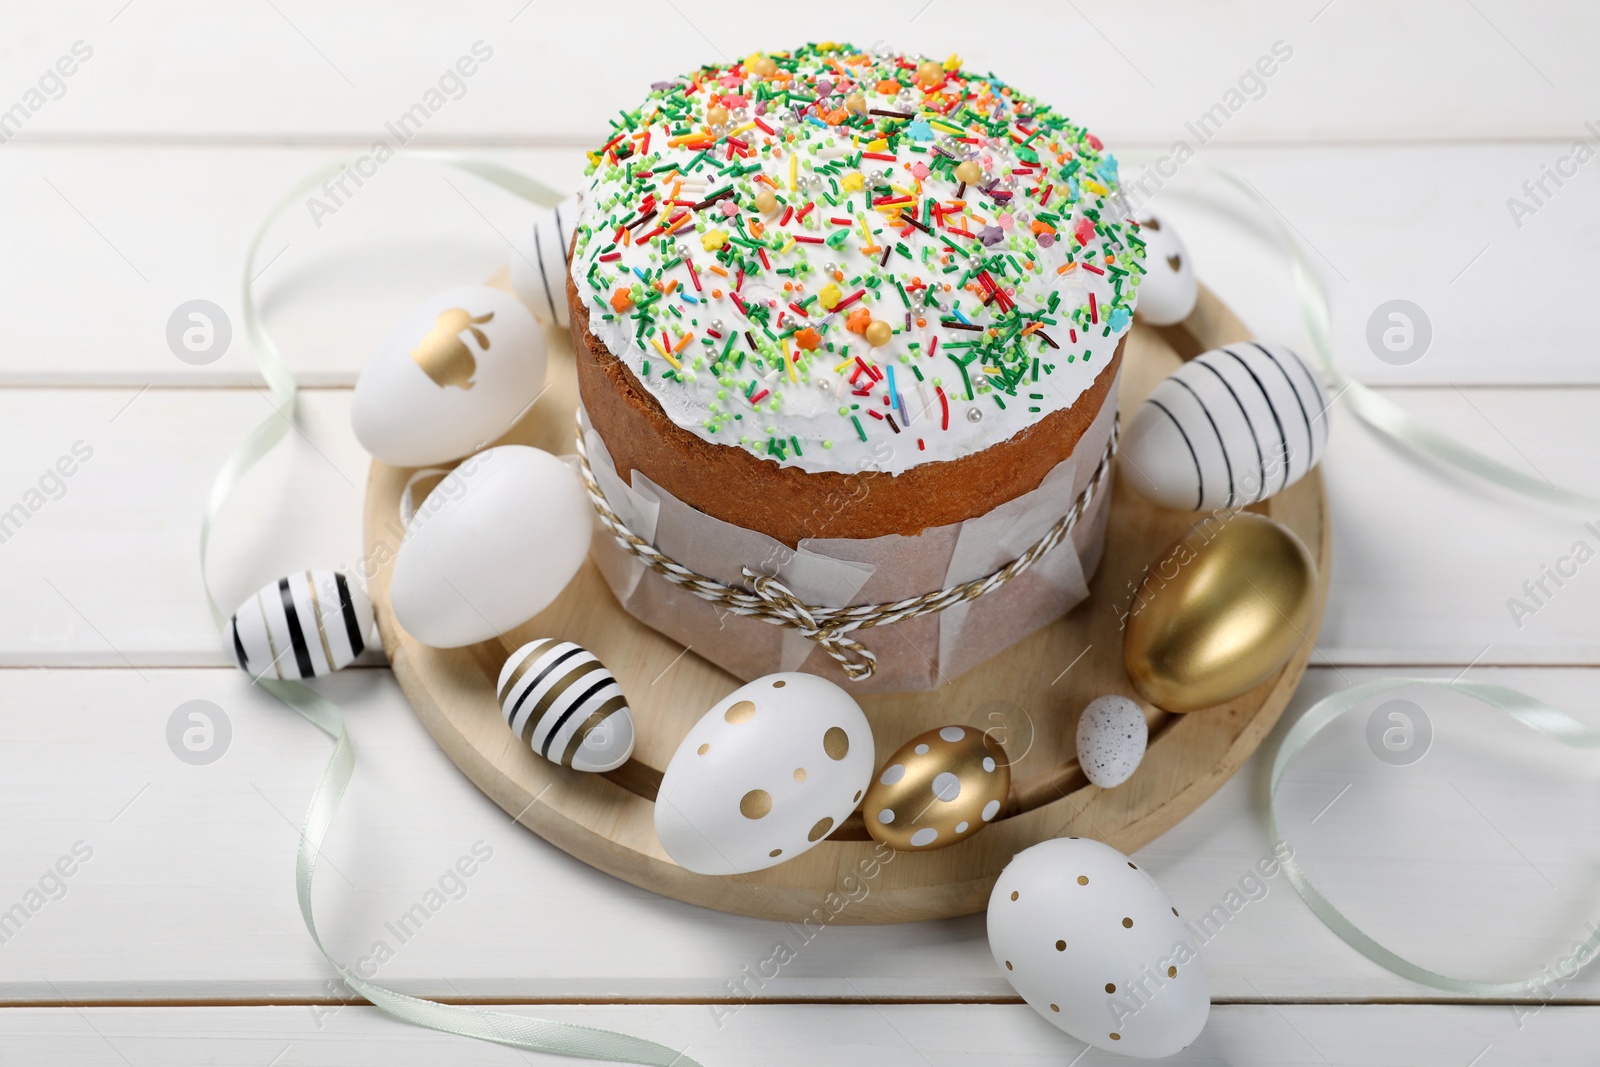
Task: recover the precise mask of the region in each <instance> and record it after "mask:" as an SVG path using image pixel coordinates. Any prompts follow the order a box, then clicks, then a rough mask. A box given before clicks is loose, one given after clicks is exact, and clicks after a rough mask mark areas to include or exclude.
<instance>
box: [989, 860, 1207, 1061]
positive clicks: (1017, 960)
mask: <svg viewBox="0 0 1600 1067" xmlns="http://www.w3.org/2000/svg"><path fill="white" fill-rule="evenodd" d="M1196 940H1197V939H1196V938H1195V936H1194V934H1193V933H1192V932H1191V931H1190V929H1189V927H1188V926H1187V925H1186V924H1185V923H1184V922H1183V920H1182V919H1181V918H1179V916H1178V909H1177V908H1175V907H1173V906H1172V901H1171V900H1170V899H1168V897H1167V894H1166V893H1164V892H1163V891H1162V889H1161V887H1160V886H1158V885H1156V883H1155V880H1154V879H1152V878H1151V877H1150V876H1149V875H1148V874H1146V873H1145V872H1144V871H1142V870H1140V869H1139V868H1138V867H1137V866H1135V865H1134V863H1133V861H1132V860H1130V859H1128V857H1127V856H1124V855H1123V854H1122V853H1120V852H1118V851H1117V850H1116V849H1114V848H1112V847H1111V846H1110V845H1107V844H1102V843H1101V842H1099V841H1091V840H1088V839H1087V838H1077V837H1067V838H1057V839H1055V840H1053V841H1044V842H1041V843H1039V844H1037V845H1034V846H1033V847H1032V848H1029V849H1026V850H1024V851H1022V852H1019V853H1017V855H1016V856H1014V857H1012V860H1011V862H1010V863H1009V864H1008V865H1007V866H1006V869H1005V870H1004V871H1001V872H1000V878H999V880H998V881H997V882H995V887H994V892H993V893H991V894H990V896H989V950H990V952H992V953H993V954H994V962H995V965H996V966H998V967H999V968H1000V971H1001V973H1002V974H1004V975H1005V978H1006V981H1008V982H1010V983H1011V985H1012V988H1014V989H1015V990H1016V991H1017V993H1018V994H1019V995H1020V996H1021V997H1022V999H1023V1000H1025V1001H1027V1002H1028V1006H1029V1007H1031V1008H1032V1009H1033V1010H1034V1011H1036V1012H1038V1013H1039V1014H1040V1015H1042V1016H1043V1017H1044V1018H1045V1019H1046V1020H1047V1021H1048V1022H1049V1023H1050V1024H1051V1025H1052V1026H1054V1027H1056V1028H1057V1029H1059V1030H1063V1031H1065V1032H1066V1033H1068V1034H1071V1035H1072V1036H1073V1037H1075V1038H1077V1039H1078V1040H1079V1041H1086V1042H1088V1043H1089V1044H1091V1045H1094V1046H1095V1047H1097V1048H1102V1049H1107V1050H1109V1051H1112V1052H1120V1053H1122V1054H1123V1055H1126V1056H1136V1057H1139V1058H1141V1059H1155V1058H1157V1057H1160V1056H1170V1055H1172V1054H1173V1053H1174V1052H1177V1051H1179V1050H1180V1049H1183V1048H1186V1047H1187V1046H1188V1045H1189V1043H1190V1042H1192V1041H1193V1040H1194V1039H1195V1038H1196V1037H1198V1036H1199V1035H1200V1031H1201V1030H1202V1029H1204V1027H1205V1024H1206V1016H1207V1015H1208V1014H1209V1013H1210V1010H1211V998H1210V993H1209V992H1208V990H1207V986H1206V972H1205V966H1204V964H1203V963H1201V960H1200V956H1199V953H1198V951H1197V946H1196Z"/></svg>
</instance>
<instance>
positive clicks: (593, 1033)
mask: <svg viewBox="0 0 1600 1067" xmlns="http://www.w3.org/2000/svg"><path fill="white" fill-rule="evenodd" d="M402 158H408V159H418V160H424V161H429V162H433V163H438V164H441V165H444V166H450V167H455V168H457V169H458V170H464V171H467V172H468V173H470V174H474V175H476V176H477V177H479V178H482V179H483V180H484V181H487V182H489V183H491V184H493V185H497V186H499V187H500V188H502V189H505V190H507V191H508V192H511V193H513V194H515V195H517V196H520V197H522V198H523V199H525V200H530V201H532V202H534V203H536V204H544V205H547V206H551V205H555V204H557V203H559V202H560V200H561V194H559V193H558V192H556V191H555V190H553V189H551V188H549V187H548V186H546V185H543V184H542V183H540V182H537V181H535V180H533V179H532V178H529V177H527V176H526V175H523V174H520V173H518V172H517V171H514V170H511V169H510V168H508V167H504V166H501V165H500V164H498V163H492V162H489V161H486V160H481V159H474V158H469V157H464V156H458V155H455V154H452V153H435V152H419V153H414V154H411V155H408V156H406V157H402ZM351 162H353V160H352V161H345V162H341V163H334V164H330V165H329V166H326V167H323V168H322V169H321V170H318V171H316V172H315V173H314V174H312V175H310V176H309V177H307V178H305V179H303V180H302V181H300V182H299V183H298V184H296V185H295V186H294V188H292V189H290V190H289V191H288V192H287V193H285V194H284V196H283V199H281V200H279V201H278V203H277V204H276V205H275V206H274V207H273V208H272V210H271V211H270V212H269V213H268V214H267V217H266V219H265V220H264V221H263V222H262V223H261V227H260V229H258V230H257V231H256V235H255V238H254V239H253V240H252V241H251V242H250V250H249V252H248V253H247V254H246V256H245V264H244V290H243V294H242V299H241V303H242V304H243V308H244V326H245V333H246V335H247V336H248V337H249V338H250V342H251V345H252V346H253V348H254V350H255V358H256V363H257V365H258V366H259V367H260V369H261V373H262V375H263V376H264V377H265V378H266V381H267V387H268V389H269V390H270V391H271V396H272V406H273V413H272V414H271V415H269V416H268V417H267V418H266V419H264V420H263V421H262V422H261V423H260V424H259V425H257V426H256V427H255V429H253V430H251V431H250V434H249V435H248V436H247V437H246V438H245V439H244V441H243V442H242V443H241V444H240V445H239V446H238V448H236V449H235V450H234V451H233V453H232V454H231V455H230V456H229V457H228V459H227V461H226V462H225V463H223V465H222V469H221V470H220V471H219V472H218V473H217V477H216V480H215V481H214V482H213V483H212V485H211V495H210V497H209V499H208V500H207V501H206V510H205V514H204V516H203V517H202V519H201V523H200V573H201V580H202V582H203V583H204V584H205V589H206V599H207V602H208V603H209V604H210V606H211V616H212V618H213V619H214V620H215V621H216V623H217V626H218V628H219V629H221V628H222V627H224V626H225V624H226V619H227V616H226V615H225V614H224V613H223V609H222V607H221V605H219V604H218V603H217V599H216V596H215V594H214V593H213V591H212V589H211V582H210V579H209V577H208V575H207V570H206V553H207V549H208V547H209V544H210V541H211V530H212V526H213V525H214V523H215V521H216V517H217V514H218V513H219V512H220V511H221V510H222V506H223V504H224V503H225V502H226V501H227V499H228V496H229V494H231V493H232V492H233V490H234V489H235V488H236V487H237V485H238V483H239V480H240V479H241V478H243V477H244V475H245V473H246V472H247V471H249V470H250V468H251V467H253V466H255V464H256V463H257V462H258V461H260V460H261V458H262V457H263V456H265V455H266V454H267V453H268V452H269V451H271V449H272V447H273V446H274V445H275V444H277V443H278V441H279V440H280V439H281V438H282V437H283V435H284V434H285V432H287V431H288V429H289V427H290V425H291V422H292V420H293V419H294V416H295V398H296V393H297V391H298V389H299V384H298V383H297V382H296V381H295V378H294V374H293V373H292V372H291V371H290V370H289V367H288V365H287V364H286V363H285V362H284V359H283V355H282V353H281V352H280V351H279V350H278V347H277V345H276V344H274V343H273V341H272V338H271V337H270V336H269V335H268V334H267V331H266V330H265V328H263V327H262V325H261V319H260V316H259V315H258V314H257V311H256V302H255V294H254V291H253V287H252V284H251V280H252V279H253V278H254V277H255V262H256V253H257V252H258V251H259V250H260V246H261V241H262V238H263V237H265V236H266V233H267V231H268V229H269V228H270V227H271V226H272V224H273V223H274V222H275V221H277V219H278V218H279V217H280V216H281V215H282V214H283V212H284V211H286V210H287V209H289V208H290V207H292V206H293V205H294V204H296V203H297V202H299V200H300V198H301V197H302V196H304V195H305V194H306V193H308V192H310V191H311V190H313V189H315V188H317V187H318V186H319V185H320V184H321V183H322V182H323V180H324V179H326V178H330V177H332V176H333V175H335V174H338V173H339V171H340V170H342V169H343V168H344V167H345V166H347V165H349V163H351ZM259 684H260V685H261V687H262V688H263V689H265V690H266V691H267V692H269V693H271V694H272V695H273V696H274V697H276V698H277V699H278V700H280V701H282V702H283V703H284V704H286V705H288V706H289V707H291V708H293V709H294V710H295V711H297V712H299V713H300V715H301V716H303V717H304V718H305V719H306V720H307V721H308V722H311V723H312V724H314V725H315V726H317V727H318V728H320V729H321V730H322V731H323V732H324V733H326V734H327V735H328V736H329V737H331V738H333V740H334V747H333V755H332V756H331V757H329V759H328V765H327V766H326V767H325V768H324V769H323V772H322V779H321V781H319V782H318V783H317V788H316V792H314V793H313V794H312V796H311V807H310V810H309V811H308V812H307V813H306V824H305V829H304V830H302V831H301V834H300V849H299V853H298V855H297V856H296V859H295V892H296V894H297V896H298V897H299V900H300V917H301V918H302V919H303V920H305V924H306V930H307V931H308V932H309V933H310V934H311V940H312V941H313V942H314V943H315V944H316V946H317V949H318V950H319V951H320V952H321V953H322V955H323V957H324V958H325V959H326V960H327V961H328V963H329V964H330V965H331V966H332V967H333V969H334V970H335V971H337V972H338V974H339V977H340V978H342V979H343V980H344V983H345V984H346V985H347V986H349V987H350V989H351V990H352V991H354V992H355V993H356V994H358V995H360V996H362V997H365V998H366V999H367V1000H369V1001H371V1002H372V1004H374V1005H375V1006H377V1007H378V1008H381V1009H383V1010H384V1011H385V1012H388V1013H389V1014H390V1015H392V1016H394V1017H395V1018H396V1019H400V1020H402V1021H404V1022H408V1023H414V1024H416V1025H418V1026H426V1027H429V1028H430V1029H433V1030H441V1031H443V1032H445V1033H450V1034H460V1035H461V1036H463V1037H473V1038H478V1039H480V1040H483V1041H494V1042H497V1043H499V1044H502V1045H510V1046H511V1047H513V1048H519V1049H526V1050H528V1051H530V1052H550V1053H556V1054H559V1055H564V1056H578V1057H585V1058H588V1059H596V1060H614V1061H618V1062H622V1063H638V1064H645V1065H648V1067H700V1065H699V1064H698V1063H697V1062H696V1061H695V1060H692V1059H690V1058H689V1057H688V1056H687V1055H685V1054H684V1053H680V1052H676V1051H674V1050H673V1049H670V1048H668V1047H667V1046H665V1045H661V1044H657V1043H656V1042H654V1041H646V1040H644V1039H642V1038H637V1037H630V1036H628V1035H627V1034H619V1033H615V1032H613V1031H610V1030H602V1029H599V1028H597V1027H591V1026H578V1025H575V1024H573V1023H561V1022H552V1021H549V1020H545V1019H534V1018H529V1017H527V1016H522V1015H510V1014H508V1013H506V1012H497V1011H483V1010H481V1009H478V1008H472V1007H466V1006H462V1005H455V1004H440V1003H438V1002H437V1001H432V1000H424V999H422V998H420V997H412V996H407V995H406V994H404V993H398V992H396V991H394V990H392V989H387V988H385V987H383V986H381V985H378V984H377V983H375V982H370V981H368V980H366V979H365V978H362V977H361V976H360V975H358V974H356V973H355V972H353V971H351V970H350V969H349V968H348V967H346V966H345V965H344V964H343V963H340V962H339V961H338V960H337V959H335V958H334V956H333V954H332V953H331V952H329V951H328V949H327V947H326V946H325V945H323V943H322V938H321V936H320V935H319V934H318V933H317V922H316V918H315V915H314V913H313V911H312V905H311V897H312V893H311V890H312V884H313V880H314V878H315V877H316V869H317V857H318V856H319V855H321V852H322V842H323V839H324V838H325V837H326V836H327V833H328V829H329V827H330V826H332V824H333V817H334V814H335V813H336V812H337V811H338V809H339V802H340V800H341V799H342V798H343V797H344V792H345V789H346V788H347V787H348V786H349V785H350V778H351V775H352V774H354V773H355V768H356V755H355V749H354V748H352V747H351V745H350V734H349V731H348V730H347V729H346V728H345V723H344V716H343V714H342V713H341V712H340V710H339V706H338V705H337V704H335V703H333V701H331V700H328V699H327V698H326V697H324V696H322V695H321V694H319V693H318V692H316V691H315V690H314V689H312V688H310V687H309V686H305V685H302V684H300V683H299V682H294V681H279V680H276V679H267V678H263V679H261V680H260V682H259Z"/></svg>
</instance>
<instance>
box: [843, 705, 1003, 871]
mask: <svg viewBox="0 0 1600 1067" xmlns="http://www.w3.org/2000/svg"><path fill="white" fill-rule="evenodd" d="M1010 790H1011V766H1010V762H1009V761H1008V760H1007V759H1006V754H1005V750H1004V749H1003V748H1002V747H1001V746H1000V743H999V742H998V741H996V740H995V739H994V738H992V737H990V736H989V735H987V734H985V733H983V732H982V731H981V730H978V729H976V728H974V727H971V726H943V727H940V728H939V729H937V730H930V731H928V732H927V733H925V734H921V735H920V736H917V737H914V738H912V739H911V740H910V741H907V742H906V743H905V744H904V745H903V746H901V748H900V749H899V751H897V752H896V753H895V754H894V755H893V756H890V757H889V759H888V761H887V762H886V763H885V764H884V766H883V769H882V770H881V771H880V772H879V774H878V775H877V777H876V778H874V779H873V780H872V785H871V786H869V787H868V788H867V796H866V799H865V800H864V801H863V802H862V811H863V812H864V813H865V821H866V824H867V833H869V834H871V835H872V837H873V839H874V840H876V841H880V842H882V843H883V844H885V845H888V846H889V847H890V848H893V849H897V850H899V851H902V852H930V851H932V850H934V849H939V848H945V847H946V846H949V845H953V844H955V843H956V842H958V841H963V840H965V839H966V838H968V837H971V836H972V835H973V834H975V833H977V832H978V831H979V830H981V829H983V828H984V827H985V826H987V825H988V824H989V823H991V822H993V821H994V819H995V817H996V816H998V815H999V814H1000V810H1001V808H1002V807H1004V806H1005V801H1006V794H1007V793H1009V792H1010Z"/></svg>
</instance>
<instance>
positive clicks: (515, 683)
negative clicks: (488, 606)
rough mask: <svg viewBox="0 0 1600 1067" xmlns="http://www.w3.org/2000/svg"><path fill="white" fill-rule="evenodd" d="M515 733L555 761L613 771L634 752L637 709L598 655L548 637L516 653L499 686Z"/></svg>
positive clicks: (576, 767)
mask: <svg viewBox="0 0 1600 1067" xmlns="http://www.w3.org/2000/svg"><path fill="white" fill-rule="evenodd" d="M496 692H497V693H498V694H499V697H500V710H501V711H502V712H503V713H504V714H505V717H506V724H507V725H508V726H510V727H511V732H512V733H514V734H516V735H517V736H518V737H520V738H522V740H523V741H524V742H526V743H527V744H528V745H529V746H530V747H532V749H533V750H534V751H535V752H537V753H538V754H539V755H541V756H543V757H544V758H545V759H547V760H549V761H550V762H552V763H559V764H561V766H563V767H571V768H573V769H574V770H579V771H612V770H616V769H617V768H618V767H620V766H622V765H623V764H624V763H626V762H628V757H629V756H631V755H633V713H632V712H630V711H629V710H628V700H627V698H626V697H625V696H623V694H622V686H620V685H618V684H617V680H616V678H614V677H612V674H611V672H610V671H608V670H606V667H605V664H603V663H601V662H600V661H599V660H598V659H597V658H595V656H594V654H593V653H591V652H589V651H588V650H587V649H585V648H583V647H581V646H579V645H575V644H573V643H572V642H571V641H557V640H555V639H554V638H548V637H547V638H543V639H541V640H538V641H530V642H528V643H527V644H525V645H523V646H522V647H521V648H519V649H517V650H516V651H515V652H513V653H512V654H511V658H510V659H508V660H506V665H505V666H504V667H502V668H501V669H500V681H499V683H498V685H497V686H496Z"/></svg>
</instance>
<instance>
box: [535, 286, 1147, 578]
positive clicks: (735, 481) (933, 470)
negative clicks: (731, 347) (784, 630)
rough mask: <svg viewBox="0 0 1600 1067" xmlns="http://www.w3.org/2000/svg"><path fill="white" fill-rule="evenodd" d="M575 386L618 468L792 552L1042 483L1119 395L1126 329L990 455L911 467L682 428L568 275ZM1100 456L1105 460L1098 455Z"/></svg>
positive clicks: (905, 530)
mask: <svg viewBox="0 0 1600 1067" xmlns="http://www.w3.org/2000/svg"><path fill="white" fill-rule="evenodd" d="M567 303H568V307H569V309H570V311H571V324H572V347H573V351H574V353H575V354H576V356H577V364H578V392H579V395H580V396H581V397H582V398H583V405H584V407H585V408H586V409H587V411H588V413H589V420H590V422H591V424H592V425H593V426H594V428H595V430H596V432H598V433H599V435H600V437H601V438H602V439H603V440H604V441H605V443H606V448H607V450H609V451H610V453H611V459H612V461H613V462H614V463H615V464H616V468H617V471H618V473H619V474H621V475H622V477H623V478H624V479H625V480H627V481H628V482H629V484H632V481H633V472H634V471H636V470H638V471H642V472H644V474H645V476H646V477H648V478H649V479H650V480H651V481H652V482H655V483H656V484H657V485H659V486H661V488H663V489H665V490H666V491H667V492H669V493H671V494H672V495H673V496H675V497H677V498H678V499H679V500H681V501H683V502H684V503H685V504H688V505H690V506H691V507H695V508H698V509H699V510H701V511H703V512H705V513H706V514H707V515H710V516H712V517H714V518H718V519H722V520H723V521H725V522H730V523H734V524H735V525H738V526H742V527H744V528H745V529H748V530H757V531H760V532H761V533H765V534H767V535H768V536H769V537H772V538H774V539H776V540H778V541H781V542H783V543H784V544H785V545H788V546H789V547H791V548H793V547H794V546H795V545H796V544H798V543H799V541H800V539H801V538H805V537H853V538H867V537H879V536H882V535H884V534H906V535H912V536H914V535H916V534H920V533H921V532H922V531H923V530H925V529H928V528H929V527H935V526H945V525H948V524H950V523H954V522H961V521H962V520H965V519H970V518H972V517H974V516H977V515H983V514H985V513H987V512H989V511H991V510H993V509H994V508H996V507H998V506H999V505H1000V504H1003V503H1005V502H1006V501H1008V500H1013V499H1015V498H1016V497H1018V496H1021V495H1022V494H1023V493H1027V492H1029V491H1031V490H1033V489H1036V488H1038V486H1039V483H1040V482H1042V481H1043V480H1044V477H1045V475H1046V474H1048V473H1049V472H1050V471H1051V469H1052V468H1054V467H1055V465H1056V464H1058V463H1060V462H1061V461H1062V460H1064V459H1067V458H1068V457H1069V456H1071V455H1072V452H1073V449H1074V448H1076V447H1077V444H1078V441H1079V439H1080V438H1081V437H1082V436H1083V434H1084V433H1085V431H1087V430H1088V428H1089V426H1090V424H1091V423H1093V422H1094V419H1095V416H1096V415H1098V414H1099V413H1100V409H1101V407H1102V406H1103V405H1104V404H1106V403H1107V402H1108V400H1109V401H1110V402H1111V403H1115V402H1116V401H1115V398H1114V397H1111V396H1110V393H1111V387H1112V384H1113V383H1114V382H1115V381H1116V377H1117V368H1118V367H1119V366H1120V365H1121V361H1122V349H1123V345H1125V344H1126V343H1127V335H1126V334H1124V335H1123V338H1122V340H1121V341H1119V342H1118V344H1117V348H1116V351H1115V352H1114V353H1113V354H1112V357H1111V360H1110V362H1108V363H1107V364H1106V365H1105V367H1104V368H1102V369H1101V371H1100V374H1099V376H1098V377H1096V378H1095V380H1094V384H1093V385H1091V386H1090V387H1089V388H1088V389H1087V390H1086V391H1085V392H1084V394H1083V395H1082V396H1080V397H1079V398H1078V400H1077V402H1076V403H1074V404H1073V405H1072V406H1071V407H1069V408H1064V409H1062V410H1060V411H1055V412H1052V413H1050V414H1048V415H1046V416H1044V417H1043V418H1041V419H1040V420H1039V421H1038V422H1036V423H1034V424H1033V425H1032V426H1030V427H1028V428H1027V429H1025V430H1023V431H1022V432H1021V433H1019V434H1017V435H1015V436H1014V437H1011V438H1010V439H1008V440H1006V441H1002V442H1001V443H1000V444H997V445H992V446H990V447H989V448H986V449H984V450H983V451H982V452H977V453H974V454H973V455H970V456H963V457H962V458H960V459H956V460H949V461H945V462H930V463H924V464H921V465H919V466H916V467H913V468H911V469H910V470H908V471H905V472H904V473H902V474H887V473H884V472H881V471H864V472H862V473H860V474H843V473H838V472H832V471H817V472H806V471H803V470H800V469H799V468H797V467H785V466H780V465H779V464H778V462H777V461H776V460H772V459H764V458H762V457H760V456H757V455H756V454H754V453H753V452H750V451H748V450H746V449H744V448H740V447H738V446H737V445H719V444H713V443H712V442H710V441H707V440H705V439H704V438H701V437H700V436H698V435H697V434H695V433H693V432H691V431H689V430H686V429H684V428H683V427H681V426H678V425H677V424H676V423H674V422H673V421H672V420H671V419H670V418H668V417H667V414H666V412H665V411H663V410H662V408H661V405H660V403H659V402H657V400H656V399H655V397H653V396H652V395H651V394H650V393H649V392H648V391H647V390H646V389H645V388H644V386H643V385H642V384H640V382H639V380H638V378H636V377H635V376H634V374H633V372H632V371H631V370H629V369H628V366H627V365H626V364H625V363H623V362H622V360H620V359H618V358H617V357H616V356H614V355H613V354H612V353H611V352H610V350H608V349H607V348H606V346H605V345H604V343H602V342H601V341H600V339H599V338H597V337H595V336H594V334H593V333H591V332H590V331H589V308H588V305H587V304H585V303H584V301H583V299H582V297H581V296H580V295H579V292H578V288H577V286H576V285H575V284H574V283H573V282H572V280H571V279H570V278H569V279H568V281H567ZM1096 458H1098V457H1096Z"/></svg>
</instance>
